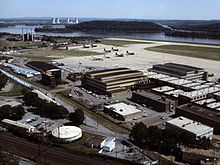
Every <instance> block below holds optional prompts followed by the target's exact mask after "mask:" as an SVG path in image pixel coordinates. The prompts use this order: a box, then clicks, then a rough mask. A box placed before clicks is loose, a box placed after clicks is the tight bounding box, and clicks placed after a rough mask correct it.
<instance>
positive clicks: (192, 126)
mask: <svg viewBox="0 0 220 165" xmlns="http://www.w3.org/2000/svg"><path fill="white" fill-rule="evenodd" d="M166 129H172V130H174V131H176V132H180V133H186V134H188V135H189V136H191V137H192V138H193V139H199V138H203V137H206V138H210V139H211V138H212V136H213V128H211V127H208V126H206V125H203V124H201V123H198V122H196V121H193V120H190V119H188V118H185V117H183V116H180V117H178V118H175V119H172V120H169V121H167V122H166Z"/></svg>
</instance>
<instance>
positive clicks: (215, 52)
mask: <svg viewBox="0 0 220 165" xmlns="http://www.w3.org/2000/svg"><path fill="white" fill-rule="evenodd" d="M146 50H149V51H154V52H161V53H169V54H174V55H180V56H188V57H196V58H203V59H209V60H215V61H220V48H212V47H201V46H187V45H162V46H155V47H151V48H146Z"/></svg>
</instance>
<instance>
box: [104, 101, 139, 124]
mask: <svg viewBox="0 0 220 165" xmlns="http://www.w3.org/2000/svg"><path fill="white" fill-rule="evenodd" d="M104 112H105V113H108V114H110V115H111V116H112V117H113V118H115V119H118V120H122V121H129V120H132V119H136V118H140V117H141V116H142V111H141V110H139V109H137V108H136V107H135V106H133V105H127V104H125V103H116V104H112V105H108V106H105V107H104Z"/></svg>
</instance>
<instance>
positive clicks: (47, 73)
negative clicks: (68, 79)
mask: <svg viewBox="0 0 220 165" xmlns="http://www.w3.org/2000/svg"><path fill="white" fill-rule="evenodd" d="M27 66H29V67H31V68H33V69H35V70H37V71H39V72H41V73H42V83H43V84H45V85H58V84H61V70H60V68H58V67H57V66H55V65H53V64H49V63H46V62H41V61H31V62H28V63H27Z"/></svg>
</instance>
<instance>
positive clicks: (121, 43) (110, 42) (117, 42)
mask: <svg viewBox="0 0 220 165" xmlns="http://www.w3.org/2000/svg"><path fill="white" fill-rule="evenodd" d="M101 43H102V44H104V45H112V46H124V45H129V44H152V42H144V41H129V40H127V41H126V40H102V41H101Z"/></svg>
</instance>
